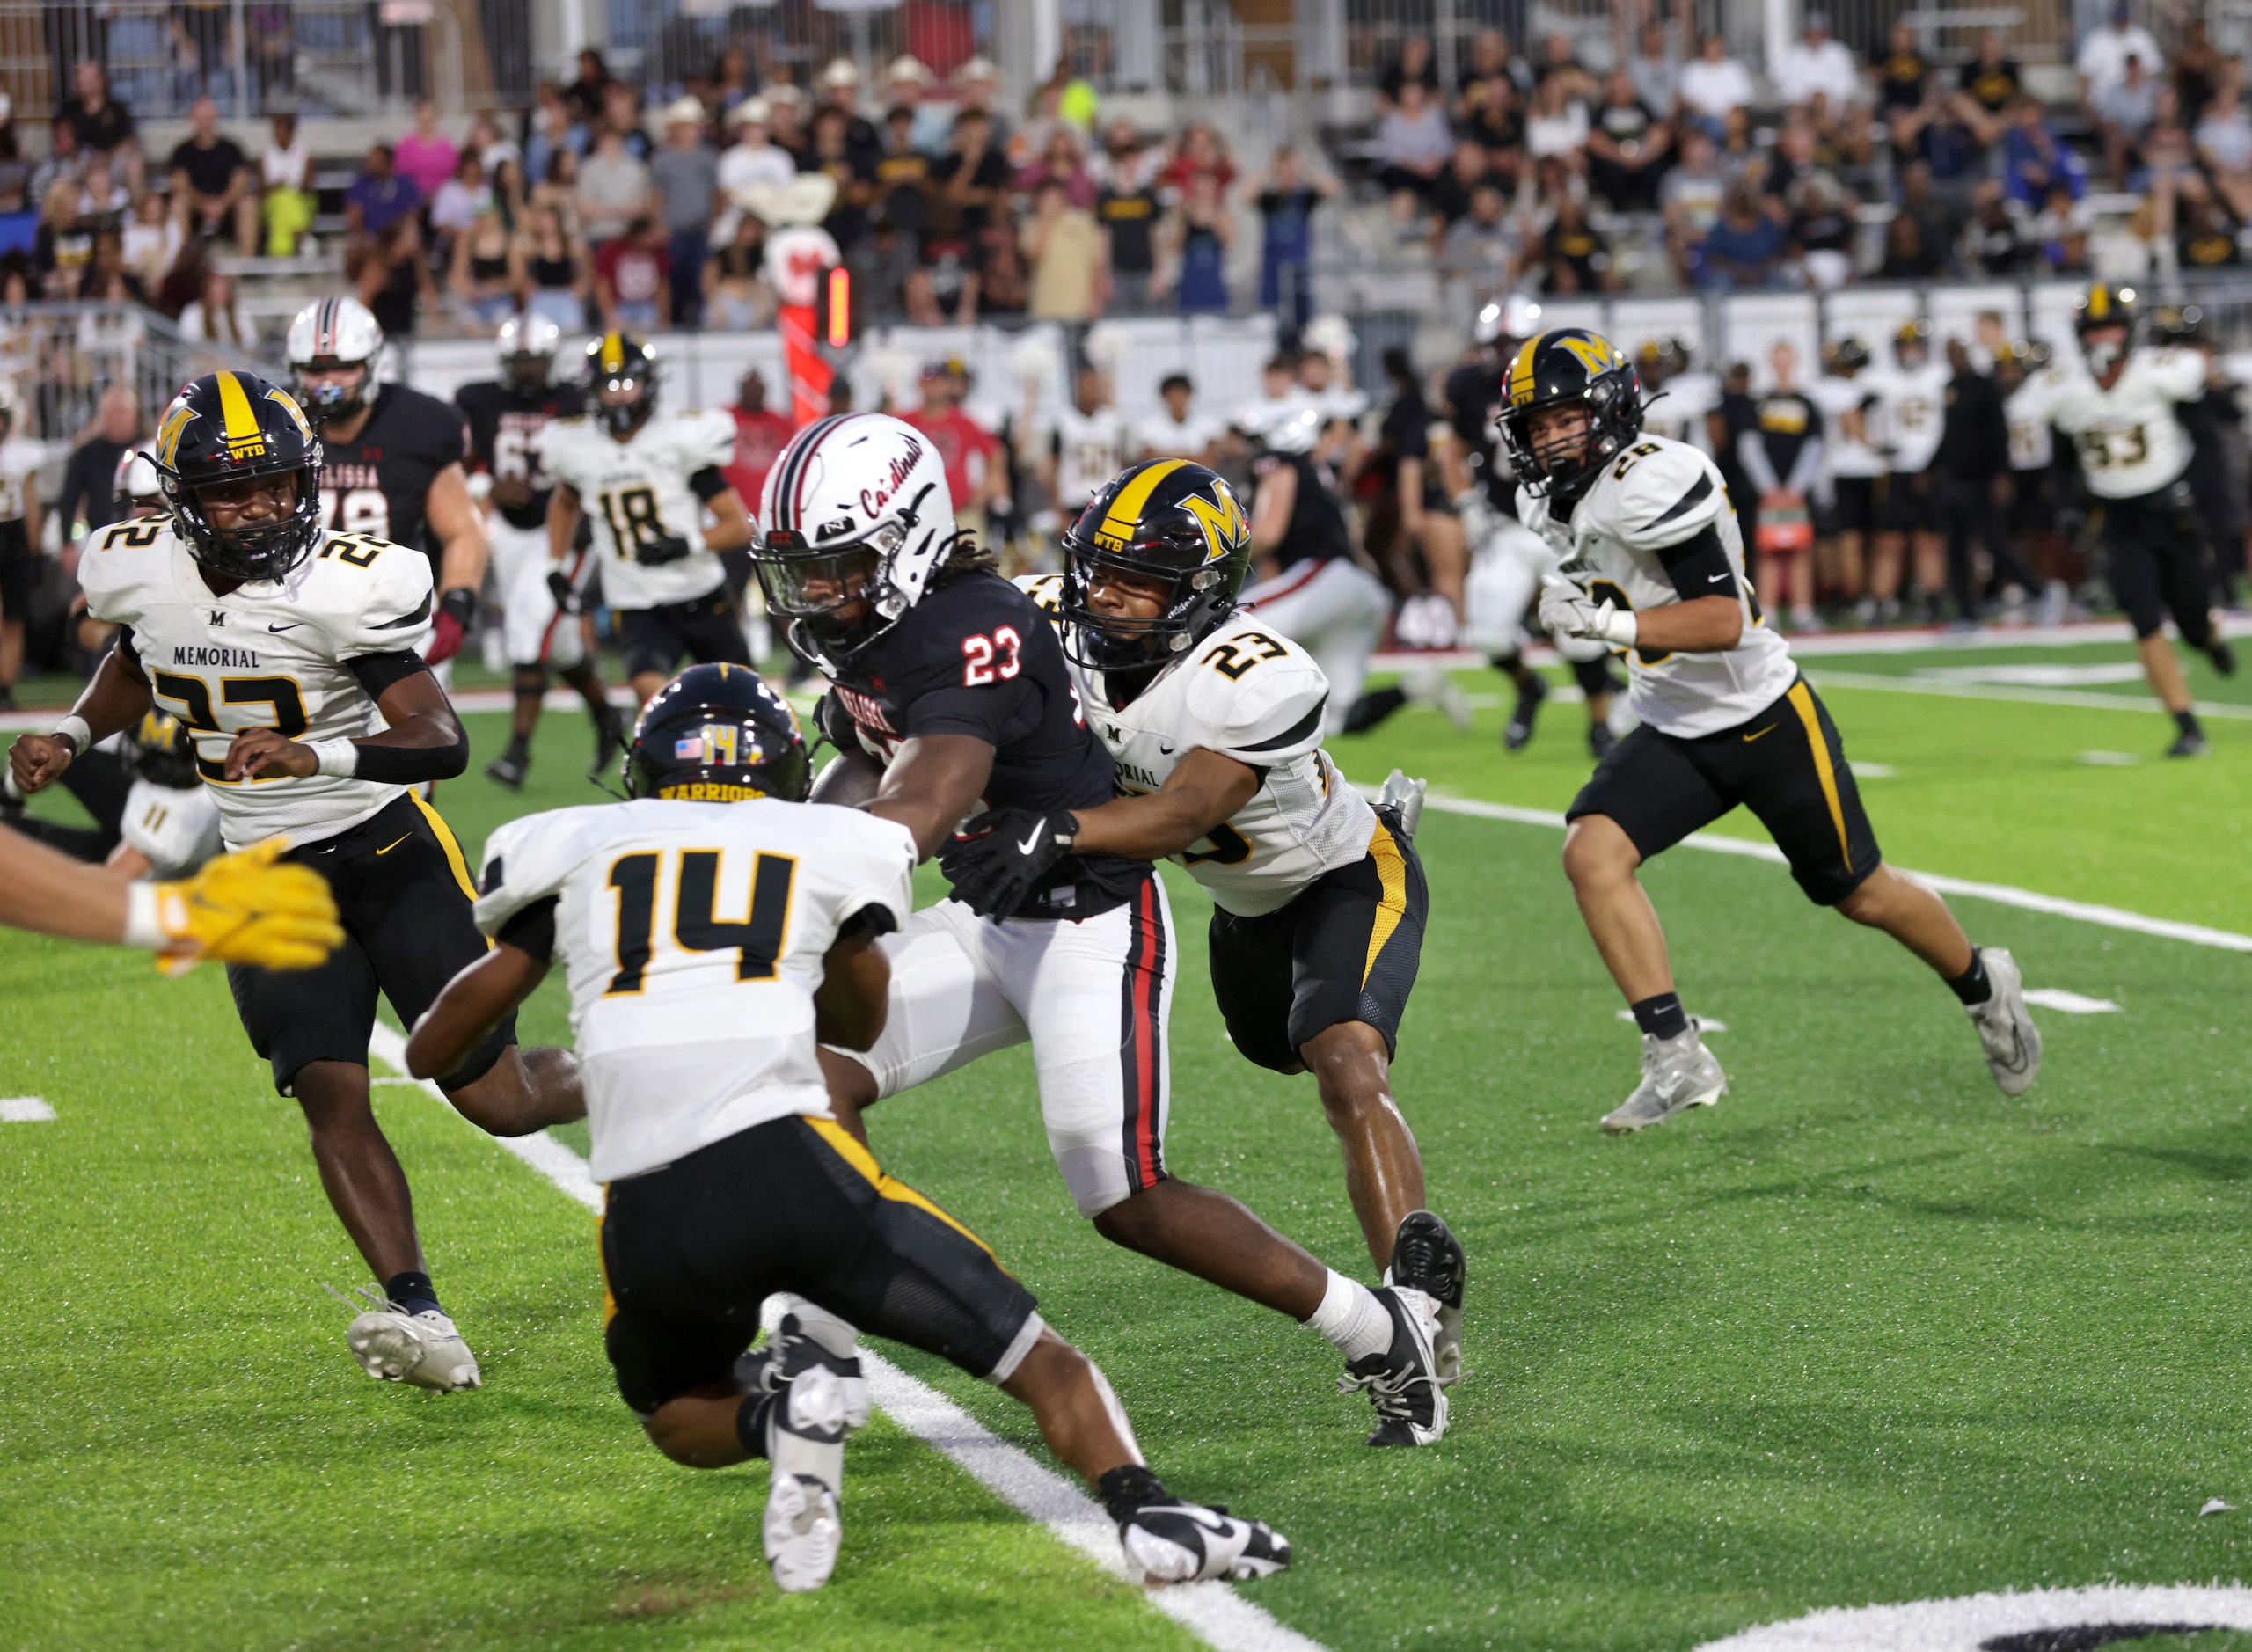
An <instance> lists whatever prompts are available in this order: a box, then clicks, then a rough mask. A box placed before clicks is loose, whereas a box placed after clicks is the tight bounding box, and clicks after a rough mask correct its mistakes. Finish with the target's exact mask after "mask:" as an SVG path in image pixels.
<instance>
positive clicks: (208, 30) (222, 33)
mask: <svg viewBox="0 0 2252 1652" xmlns="http://www.w3.org/2000/svg"><path fill="white" fill-rule="evenodd" d="M166 11H167V12H168V13H169V16H168V18H167V22H168V25H169V26H170V29H171V32H172V97H173V99H175V100H176V101H180V100H185V99H190V98H209V97H218V96H222V95H223V96H225V97H226V98H228V99H229V100H230V101H231V100H232V99H233V97H234V93H235V90H236V88H235V77H234V63H235V47H236V44H237V42H236V39H235V27H234V23H235V19H234V8H233V7H232V6H230V5H229V4H227V3H226V0H172V4H171V5H170V6H168V7H167V8H166Z"/></svg>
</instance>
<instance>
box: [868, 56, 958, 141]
mask: <svg viewBox="0 0 2252 1652" xmlns="http://www.w3.org/2000/svg"><path fill="white" fill-rule="evenodd" d="M883 80H884V96H885V97H886V99H888V101H889V106H890V107H892V108H894V109H904V110H906V111H907V112H908V113H909V115H910V117H911V119H910V122H909V126H908V132H907V142H908V144H909V145H910V147H911V148H912V149H913V150H915V151H916V153H918V154H919V155H930V156H938V155H943V154H945V153H946V147H947V113H946V111H945V110H944V109H942V108H941V107H940V106H939V105H938V104H936V103H934V102H932V99H931V71H930V69H929V68H928V67H927V66H925V63H924V62H923V60H922V59H921V58H919V57H915V56H912V55H908V56H903V57H896V58H894V59H892V62H891V67H890V68H888V69H885V70H884V76H883Z"/></svg>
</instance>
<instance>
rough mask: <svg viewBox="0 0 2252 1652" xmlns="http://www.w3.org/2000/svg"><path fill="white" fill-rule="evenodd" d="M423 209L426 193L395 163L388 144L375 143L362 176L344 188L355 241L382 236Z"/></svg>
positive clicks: (346, 220)
mask: <svg viewBox="0 0 2252 1652" xmlns="http://www.w3.org/2000/svg"><path fill="white" fill-rule="evenodd" d="M421 208H422V192H421V191H420V190H419V189H417V188H415V186H413V183H412V182H411V181H409V180H408V179H404V178H401V177H400V176H399V175H398V172H397V171H396V170H395V169H394V168H393V166H392V164H391V145H390V144H388V143H371V144H369V146H368V158H367V160H366V161H365V162H364V163H362V166H361V169H360V175H359V176H358V177H357V178H355V179H353V180H352V182H351V183H350V185H349V186H347V188H346V189H345V191H344V223H345V228H346V229H347V231H348V232H349V233H350V236H351V238H352V239H353V241H354V242H355V243H360V242H365V241H368V240H370V239H372V238H374V237H376V236H378V235H381V234H382V233H383V232H384V230H388V229H389V228H391V225H392V224H394V223H398V221H399V220H400V219H401V218H406V217H412V216H413V215H414V214H416V213H417V212H419V211H420V210H421Z"/></svg>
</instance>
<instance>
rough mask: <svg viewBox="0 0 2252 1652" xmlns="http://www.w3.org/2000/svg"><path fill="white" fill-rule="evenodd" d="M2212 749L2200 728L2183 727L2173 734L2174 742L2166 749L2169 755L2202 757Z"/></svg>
mask: <svg viewBox="0 0 2252 1652" xmlns="http://www.w3.org/2000/svg"><path fill="white" fill-rule="evenodd" d="M2211 750H2212V745H2211V744H2210V743H2209V742H2207V741H2206V739H2205V735H2204V730H2203V729H2201V728H2185V729H2183V731H2182V732H2181V733H2180V734H2178V735H2175V736H2174V743H2173V744H2172V745H2170V746H2168V748H2167V749H2166V755H2167V756H2168V757H2204V755H2205V754H2206V753H2207V752H2209V751H2211Z"/></svg>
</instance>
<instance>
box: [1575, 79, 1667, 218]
mask: <svg viewBox="0 0 2252 1652" xmlns="http://www.w3.org/2000/svg"><path fill="white" fill-rule="evenodd" d="M1587 155H1588V182H1589V184H1590V186H1592V187H1593V189H1594V190H1595V192H1596V194H1598V195H1601V196H1602V197H1603V198H1604V199H1605V201H1609V202H1610V203H1611V205H1612V208H1615V209H1616V210H1618V211H1620V212H1652V211H1655V210H1656V208H1657V186H1658V180H1659V179H1660V178H1662V177H1663V174H1664V172H1665V168H1666V165H1667V164H1668V163H1669V162H1670V161H1671V159H1672V158H1673V134H1672V132H1671V130H1670V129H1669V128H1667V127H1666V125H1665V124H1664V122H1663V121H1662V120H1661V119H1660V118H1659V115H1658V113H1657V111H1656V110H1655V109H1653V108H1652V107H1651V106H1649V104H1647V103H1644V102H1643V101H1642V99H1641V97H1640V96H1639V95H1638V94H1637V93H1636V92H1635V90H1634V77H1632V76H1631V75H1629V74H1627V71H1626V70H1624V69H1613V70H1612V72H1611V74H1610V76H1609V77H1607V78H1606V79H1605V82H1604V88H1603V102H1602V104H1601V106H1599V107H1598V108H1597V109H1596V111H1595V113H1594V114H1593V116H1592V117H1591V118H1590V121H1589V125H1588V138H1587Z"/></svg>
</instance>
